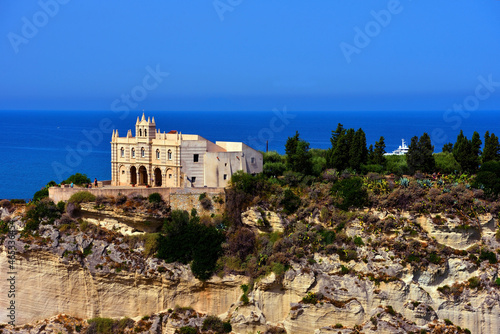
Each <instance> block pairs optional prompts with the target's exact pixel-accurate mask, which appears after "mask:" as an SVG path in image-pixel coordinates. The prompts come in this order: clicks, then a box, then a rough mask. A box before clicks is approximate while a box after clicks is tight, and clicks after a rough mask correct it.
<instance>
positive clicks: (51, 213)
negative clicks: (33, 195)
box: [24, 198, 61, 231]
mask: <svg viewBox="0 0 500 334" xmlns="http://www.w3.org/2000/svg"><path fill="white" fill-rule="evenodd" d="M60 216H61V214H60V213H59V211H58V210H57V207H56V205H55V204H54V202H52V201H51V200H50V199H48V198H45V199H42V200H41V201H39V202H36V203H33V204H31V205H29V206H28V208H27V210H26V213H25V216H24V220H25V221H26V225H25V227H24V231H36V230H38V226H39V225H40V223H43V224H53V223H54V221H55V220H56V219H57V218H59V217H60Z"/></svg>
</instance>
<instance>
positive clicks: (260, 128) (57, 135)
mask: <svg viewBox="0 0 500 334" xmlns="http://www.w3.org/2000/svg"><path fill="white" fill-rule="evenodd" d="M0 116H1V119H0V148H1V149H2V154H1V155H0V157H1V159H0V198H9V199H11V198H23V199H30V198H32V196H33V194H34V193H35V192H36V191H37V190H40V189H41V188H42V187H43V186H44V185H45V184H47V183H48V182H49V181H51V180H54V181H56V182H60V181H62V180H64V179H66V178H67V177H68V176H70V175H72V174H74V173H77V172H79V173H84V174H87V176H88V177H89V178H90V179H92V180H94V178H97V179H98V180H110V179H111V163H110V159H111V145H110V141H111V134H112V129H117V130H118V131H119V135H120V136H121V137H124V136H126V134H127V131H128V130H129V129H132V133H133V134H134V135H135V123H136V120H137V117H138V116H142V112H129V113H127V114H123V113H121V114H119V113H113V112H110V111H102V112H98V111H91V112H85V111H64V112H63V111H53V112H50V111H11V112H8V111H2V112H0ZM153 116H154V117H155V121H156V126H157V129H160V130H161V131H162V132H163V131H166V132H168V131H170V130H177V131H180V132H182V133H185V134H198V135H200V136H202V137H204V138H206V139H208V140H211V141H214V142H215V141H218V140H219V141H242V142H244V143H246V144H248V145H250V146H251V147H253V148H255V149H258V150H262V151H265V150H266V146H267V147H268V149H269V150H275V151H278V152H279V153H284V151H285V143H286V140H287V138H288V137H290V136H293V135H294V134H295V132H296V131H298V132H299V134H300V137H301V138H303V139H304V140H306V141H308V142H309V143H310V147H311V148H321V149H326V148H329V147H330V145H331V144H330V137H331V132H332V130H335V129H336V128H337V124H338V123H342V124H343V125H344V127H345V128H354V129H358V128H362V129H363V130H364V132H365V133H366V139H367V144H368V146H369V145H370V144H374V143H375V141H377V140H378V139H379V138H380V136H384V138H385V143H386V151H387V152H391V151H393V150H395V149H396V148H397V147H398V146H399V145H400V144H401V139H405V141H406V142H407V143H408V145H409V143H410V140H411V138H412V137H413V136H420V135H422V134H423V133H424V132H427V133H429V135H430V136H431V139H432V141H433V144H434V145H435V152H440V151H441V148H442V146H443V144H445V143H447V142H453V143H454V142H455V140H456V137H457V135H458V133H459V131H460V129H463V130H464V133H465V135H466V136H468V137H469V138H470V137H471V136H472V133H473V132H474V131H478V132H479V134H480V135H481V138H483V136H484V133H485V131H487V130H488V131H490V132H494V133H496V134H497V135H500V129H499V125H500V115H499V114H498V113H496V112H486V111H481V112H480V111H477V112H474V113H470V114H469V115H468V116H467V117H464V116H461V115H459V114H453V115H451V114H449V113H448V114H446V113H445V112H443V111H435V112H431V111H426V112H395V111H391V112H384V111H380V112H374V111H370V112H360V111H354V112H353V111H351V112H339V111H335V112H305V111H301V112H297V111H293V110H289V109H287V108H282V109H280V110H278V109H276V110H274V111H269V112H247V111H245V112H241V111H238V112H236V111H235V112H171V111H169V112H158V111H157V112H147V113H146V117H153Z"/></svg>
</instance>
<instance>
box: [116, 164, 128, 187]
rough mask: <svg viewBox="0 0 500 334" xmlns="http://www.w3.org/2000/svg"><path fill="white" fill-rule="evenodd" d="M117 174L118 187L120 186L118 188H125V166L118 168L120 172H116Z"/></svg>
mask: <svg viewBox="0 0 500 334" xmlns="http://www.w3.org/2000/svg"><path fill="white" fill-rule="evenodd" d="M118 173H119V177H118V179H119V183H118V185H120V186H126V185H128V184H127V171H126V168H125V166H120V170H119V171H118Z"/></svg>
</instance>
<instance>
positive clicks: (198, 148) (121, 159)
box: [111, 114, 263, 187]
mask: <svg viewBox="0 0 500 334" xmlns="http://www.w3.org/2000/svg"><path fill="white" fill-rule="evenodd" d="M262 166H263V157H262V153H260V152H259V151H257V150H254V149H253V148H251V147H249V146H247V145H245V144H244V143H241V142H222V141H217V142H215V143H213V142H211V141H209V140H207V139H205V138H203V137H201V136H199V135H186V134H182V133H180V132H177V131H175V130H174V131H170V132H168V133H167V132H163V133H162V132H160V131H159V130H157V129H156V123H155V119H154V117H153V119H152V120H151V119H150V118H149V117H148V118H147V119H146V117H145V116H144V114H143V115H142V119H139V117H138V118H137V122H136V124H135V136H133V134H132V130H128V133H127V136H126V137H120V136H119V135H118V130H114V131H113V135H112V138H111V176H112V185H114V186H146V185H148V186H153V187H225V186H227V184H228V181H229V180H230V179H231V176H232V175H233V174H234V173H235V172H236V171H239V170H242V171H244V172H246V173H250V174H256V173H260V172H262Z"/></svg>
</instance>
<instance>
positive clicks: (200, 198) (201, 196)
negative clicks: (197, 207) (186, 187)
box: [198, 193, 207, 202]
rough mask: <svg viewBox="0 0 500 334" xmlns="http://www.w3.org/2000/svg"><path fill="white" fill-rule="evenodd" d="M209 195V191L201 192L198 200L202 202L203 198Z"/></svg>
mask: <svg viewBox="0 0 500 334" xmlns="http://www.w3.org/2000/svg"><path fill="white" fill-rule="evenodd" d="M206 197H207V193H202V194H200V196H199V197H198V200H199V201H200V202H201V200H202V199H204V198H206Z"/></svg>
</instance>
